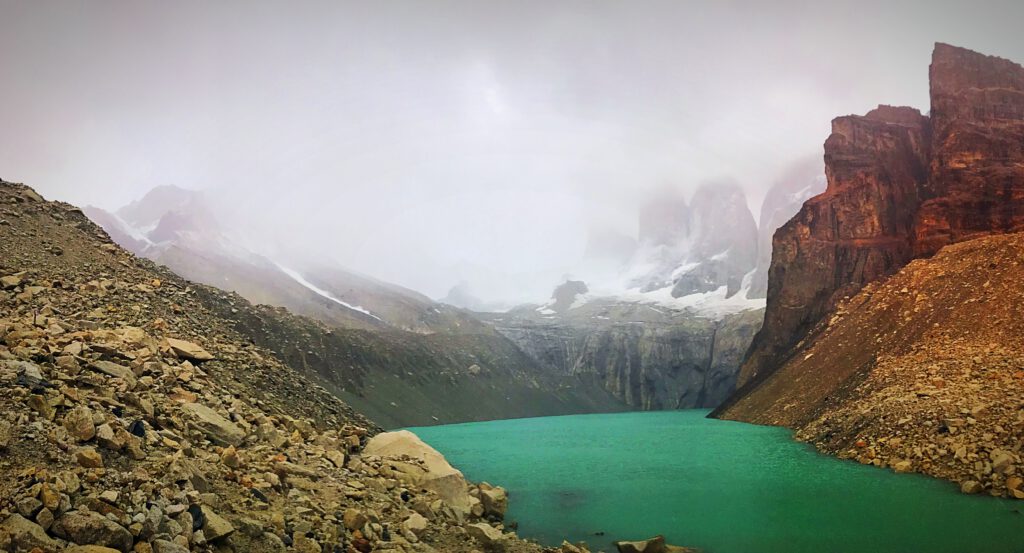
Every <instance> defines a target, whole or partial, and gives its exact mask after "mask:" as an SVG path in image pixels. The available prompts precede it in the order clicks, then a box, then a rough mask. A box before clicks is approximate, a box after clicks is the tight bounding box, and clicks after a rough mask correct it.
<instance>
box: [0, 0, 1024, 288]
mask: <svg viewBox="0 0 1024 553" xmlns="http://www.w3.org/2000/svg"><path fill="white" fill-rule="evenodd" d="M1022 22H1024V3H1021V2H956V3H953V2H949V3H946V2H936V1H922V2H884V3H883V2H880V3H872V2H864V1H851V2H821V1H818V2H767V1H763V2H727V1H714V2H713V1H708V2H688V1H675V2H644V1H635V2H634V1H630V2H619V1H615V2H612V1H606V2H601V1H586V2H554V1H540V2H523V1H509V2H490V1H467V2H447V1H428V0H421V1H415V2H387V1H385V2H364V1H359V2H341V1H329V2H328V1H325V2H313V1H298V2H252V1H238V2H227V1H221V2H206V1H201V2H139V1H119V2H114V1H97V2H84V1H81V2H71V1H67V2H56V1H52V2H51V1H42V0H40V1H9V0H0V177H3V178H5V179H7V180H14V181H21V182H25V183H27V184H30V185H33V186H35V187H36V188H37V189H38V190H39V191H40V192H42V193H43V194H44V195H46V196H47V197H49V198H52V199H60V200H65V201H69V202H72V203H76V204H80V205H84V204H94V205H99V206H101V207H106V208H116V207H119V206H120V205H122V204H124V203H126V202H128V201H130V200H132V199H134V198H136V197H138V196H140V195H142V194H143V193H144V192H145V191H147V190H148V189H150V188H152V187H153V186H157V185H161V184H177V185H179V186H183V187H187V188H195V189H202V190H207V191H209V193H210V195H211V197H213V198H214V199H215V200H216V201H217V202H218V205H219V207H220V210H221V212H222V215H223V217H224V219H225V220H226V221H230V222H231V224H232V226H234V228H236V229H237V230H238V231H239V233H240V234H243V235H244V236H245V237H246V239H247V240H249V241H251V242H252V243H254V244H256V245H257V246H258V247H259V248H261V249H265V250H266V251H268V252H271V253H273V252H274V251H278V250H279V249H280V248H292V249H296V250H298V251H299V252H305V253H312V254H315V255H317V256H319V257H321V258H326V259H336V260H338V261H339V262H341V263H343V264H345V265H347V266H349V267H351V268H354V269H357V270H361V271H363V272H366V273H369V274H372V275H375V276H378V277H380V278H383V279H385V280H390V281H394V282H398V283H400V284H403V285H406V286H410V287H413V288H416V289H419V290H421V291H423V292H425V293H427V294H429V295H432V296H434V297H438V296H441V295H443V294H444V293H445V291H446V290H447V288H448V287H449V286H451V285H453V284H455V283H457V282H459V281H460V280H468V281H470V283H471V284H472V285H473V286H474V288H476V289H477V290H479V291H480V292H481V293H483V294H485V295H490V296H495V297H498V296H509V295H510V294H515V293H519V292H523V293H526V292H527V291H531V293H532V291H534V290H549V289H550V288H551V286H552V285H553V284H554V283H553V282H552V280H554V279H557V278H558V276H559V275H560V274H561V273H562V272H563V271H565V270H567V268H568V267H571V265H572V263H573V262H574V261H575V259H576V258H578V257H579V255H580V254H581V253H582V250H583V247H584V242H585V239H586V232H587V228H588V227H589V226H591V225H601V226H611V227H613V228H617V229H620V230H622V231H623V232H633V231H634V230H635V209H636V204H637V202H638V201H639V200H640V199H641V198H643V197H644V195H645V194H646V193H647V192H648V191H650V190H654V189H660V188H662V187H664V186H675V187H679V188H681V189H686V190H690V189H692V188H693V187H695V186H696V185H697V184H699V183H700V182H702V181H704V180H709V179H716V180H717V179H722V178H731V179H735V180H736V181H738V182H740V183H741V184H742V186H743V187H744V188H745V189H746V190H747V191H748V195H749V200H750V204H751V208H752V211H754V213H755V214H756V213H757V210H758V206H759V205H760V200H761V197H762V195H763V191H764V190H765V188H766V187H767V186H769V185H770V184H771V183H772V182H773V181H774V180H775V178H777V176H778V175H779V174H780V173H782V172H783V171H784V170H785V168H786V166H787V165H788V164H790V163H792V162H793V161H794V160H797V159H800V158H803V157H805V156H807V155H820V152H821V144H822V142H823V141H824V139H825V138H826V136H827V135H828V132H829V121H830V120H831V119H832V118H833V117H835V116H837V115H842V114H848V113H863V112H865V111H866V110H868V109H870V108H872V107H873V106H874V105H876V104H878V103H890V104H908V105H913V106H915V107H919V108H921V109H922V110H925V109H927V98H928V96H927V93H928V88H927V87H928V83H927V74H928V62H929V56H930V52H931V49H932V44H933V43H934V42H936V41H942V42H950V43H953V44H957V45H960V46H965V47H969V48H972V49H975V50H979V51H982V52H984V53H988V54H994V55H1000V56H1003V57H1007V58H1010V59H1014V60H1016V61H1018V62H1019V61H1024V38H1022V35H1021V24H1022Z"/></svg>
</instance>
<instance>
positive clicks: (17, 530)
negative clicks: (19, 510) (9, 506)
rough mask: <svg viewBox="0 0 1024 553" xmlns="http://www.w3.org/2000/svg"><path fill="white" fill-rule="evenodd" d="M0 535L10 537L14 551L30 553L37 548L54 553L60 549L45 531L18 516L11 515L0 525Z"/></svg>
mask: <svg viewBox="0 0 1024 553" xmlns="http://www.w3.org/2000/svg"><path fill="white" fill-rule="evenodd" d="M0 534H7V535H8V536H9V537H10V540H11V545H12V546H13V547H14V551H32V550H33V549H36V548H39V549H40V550H42V551H45V552H47V553H51V552H53V553H56V552H57V551H59V550H60V549H61V548H60V545H59V544H58V543H57V541H56V540H54V539H53V538H51V537H50V536H47V535H46V530H43V527H42V526H39V525H38V524H36V523H34V522H32V521H31V520H28V519H27V518H25V517H23V516H21V515H19V514H13V515H11V516H9V517H7V519H6V520H4V521H3V523H0Z"/></svg>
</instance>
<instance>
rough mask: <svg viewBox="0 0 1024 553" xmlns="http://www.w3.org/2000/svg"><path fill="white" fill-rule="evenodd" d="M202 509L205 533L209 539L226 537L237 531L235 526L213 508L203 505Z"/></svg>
mask: <svg viewBox="0 0 1024 553" xmlns="http://www.w3.org/2000/svg"><path fill="white" fill-rule="evenodd" d="M201 510H202V513H203V535H204V537H205V538H206V540H207V541H217V540H219V539H222V538H226V537H227V536H230V535H231V534H232V533H233V532H234V531H235V527H234V526H232V525H231V523H230V522H228V521H227V520H225V519H224V518H223V517H221V516H220V515H218V514H217V512H216V511H214V510H213V509H212V508H210V507H208V506H206V505H203V506H202V507H201Z"/></svg>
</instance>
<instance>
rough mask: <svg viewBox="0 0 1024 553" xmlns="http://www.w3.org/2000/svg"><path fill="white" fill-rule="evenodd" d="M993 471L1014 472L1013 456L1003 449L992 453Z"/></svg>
mask: <svg viewBox="0 0 1024 553" xmlns="http://www.w3.org/2000/svg"><path fill="white" fill-rule="evenodd" d="M991 458H992V470H993V471H995V472H1000V473H1005V472H1012V471H1013V455H1011V454H1010V453H1009V452H1006V451H1003V450H1001V449H995V450H993V451H992V453H991Z"/></svg>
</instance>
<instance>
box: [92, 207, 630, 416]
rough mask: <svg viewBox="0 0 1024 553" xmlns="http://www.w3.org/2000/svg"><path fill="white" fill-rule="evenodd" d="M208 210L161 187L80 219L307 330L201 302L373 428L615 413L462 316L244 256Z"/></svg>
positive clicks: (211, 294)
mask: <svg viewBox="0 0 1024 553" xmlns="http://www.w3.org/2000/svg"><path fill="white" fill-rule="evenodd" d="M162 209H166V210H162ZM211 211H212V210H211V209H208V208H207V207H206V206H205V203H204V201H203V198H202V195H201V194H200V193H197V192H193V191H184V190H181V189H171V188H169V187H161V188H158V189H154V191H152V192H151V193H150V194H147V196H146V197H145V198H143V199H142V200H139V201H138V202H135V203H133V204H131V205H129V206H127V207H126V208H125V209H123V210H119V211H118V213H117V214H116V215H115V214H109V213H105V212H102V211H99V210H95V209H91V210H88V214H89V215H90V217H92V218H94V219H95V220H99V221H107V224H108V225H111V226H110V228H112V229H113V230H114V232H115V235H118V236H122V238H123V237H125V236H127V237H131V236H137V237H140V239H139V240H137V241H136V242H130V241H129V242H126V246H132V245H133V244H136V243H139V244H142V247H141V249H140V250H138V252H136V253H138V254H139V255H143V256H145V257H148V258H151V259H153V260H155V261H157V262H159V263H163V264H166V265H167V266H168V267H169V268H170V269H172V270H174V272H175V273H178V274H180V275H182V276H184V277H186V278H189V279H196V280H198V281H200V282H204V283H207V284H211V285H214V286H218V287H219V288H222V289H225V290H233V291H236V292H237V293H238V294H241V295H242V296H244V297H245V298H246V299H249V300H250V301H257V302H261V303H266V304H269V305H275V306H283V307H287V308H288V309H289V310H290V311H292V310H293V311H294V312H295V313H297V314H299V315H306V316H308V317H310V318H312V319H316V321H314V320H310V319H306V318H303V317H296V316H294V315H292V314H291V313H290V312H289V311H285V310H284V309H278V308H273V307H267V306H260V307H255V308H249V309H241V308H239V307H238V305H239V304H246V303H247V302H245V301H244V300H243V299H242V298H241V297H238V296H233V295H228V294H224V293H222V292H220V291H219V290H210V289H206V291H205V292H203V294H204V295H205V296H207V297H208V298H209V299H211V300H214V299H220V301H218V302H217V303H216V304H217V305H218V306H219V307H220V308H221V309H220V311H219V312H220V314H221V315H223V316H224V317H225V318H227V319H230V320H232V321H234V323H235V326H236V329H238V330H239V331H240V332H242V333H243V334H245V335H246V336H248V337H250V339H252V340H253V341H255V342H256V343H258V344H260V345H263V346H266V347H267V348H269V349H271V350H273V351H274V352H275V353H276V354H277V355H278V356H279V357H280V358H281V359H282V360H284V361H285V362H286V363H289V364H290V365H292V366H294V367H297V368H298V369H299V370H301V371H304V372H305V374H307V375H309V376H310V377H313V378H315V379H317V380H318V381H319V382H321V383H322V384H323V385H325V386H326V387H327V388H328V389H330V390H331V392H333V393H335V394H336V395H338V396H339V397H343V398H344V399H346V401H348V402H350V403H351V404H353V405H354V406H356V407H357V408H358V409H359V410H360V411H361V412H364V413H367V414H368V415H370V416H372V417H373V418H374V420H376V421H378V422H379V423H380V424H382V425H384V426H387V427H400V426H411V425H428V424H437V423H450V422H463V421H472V420H489V419H498V418H514V417H525V416H541V415H557V414H567V413H578V412H594V411H615V410H622V409H624V408H625V405H624V404H622V403H621V402H619V401H618V400H616V399H615V398H613V397H612V396H611V395H610V394H609V393H607V392H606V391H604V390H603V389H601V388H600V387H599V386H596V385H592V384H589V383H587V382H577V381H576V379H575V378H574V377H572V378H565V377H564V376H560V375H551V374H547V373H546V372H545V371H543V370H542V369H541V368H539V366H538V365H537V363H536V362H535V361H534V360H532V359H531V358H529V357H528V356H526V355H524V354H523V353H522V352H521V351H519V350H518V348H516V346H515V345H514V344H513V343H512V342H510V341H509V340H508V339H506V338H505V337H503V336H502V335H501V334H499V333H498V332H496V331H495V330H494V329H493V328H492V327H491V326H489V325H486V324H484V323H482V322H481V321H479V320H478V319H476V318H475V317H473V316H472V315H471V314H470V313H468V312H466V311H464V310H461V309H457V308H455V307H452V306H448V305H443V304H439V303H436V302H433V301H431V300H430V299H428V298H426V297H424V296H422V295H420V294H417V293H415V292H412V291H411V290H406V289H404V288H401V287H399V286H395V285H392V284H387V283H383V282H380V281H377V280H375V279H372V278H369V277H363V276H361V275H357V274H355V273H351V272H348V271H344V270H340V269H337V268H333V267H325V266H322V265H314V266H312V267H313V268H312V269H306V268H303V272H302V273H299V272H298V271H296V270H295V269H293V268H290V267H284V266H281V265H278V264H277V263H274V262H273V261H271V260H269V259H267V258H265V257H262V256H259V255H256V254H253V253H251V252H248V251H246V250H245V249H243V248H241V247H239V246H238V245H236V244H234V243H232V242H231V241H230V240H229V239H228V238H227V237H226V236H225V235H224V233H223V232H222V230H221V229H220V227H219V224H218V223H217V222H216V219H215V217H214V216H213V215H212V214H211ZM154 218H155V220H153V219H154ZM129 222H130V223H131V224H134V225H139V226H138V227H137V228H136V227H129V226H126V225H129ZM157 231H159V233H157ZM471 367H477V369H475V370H474V372H472V373H471V372H470V368H471Z"/></svg>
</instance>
